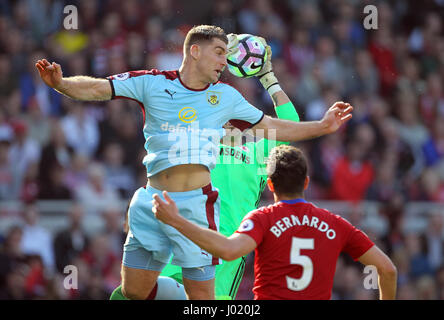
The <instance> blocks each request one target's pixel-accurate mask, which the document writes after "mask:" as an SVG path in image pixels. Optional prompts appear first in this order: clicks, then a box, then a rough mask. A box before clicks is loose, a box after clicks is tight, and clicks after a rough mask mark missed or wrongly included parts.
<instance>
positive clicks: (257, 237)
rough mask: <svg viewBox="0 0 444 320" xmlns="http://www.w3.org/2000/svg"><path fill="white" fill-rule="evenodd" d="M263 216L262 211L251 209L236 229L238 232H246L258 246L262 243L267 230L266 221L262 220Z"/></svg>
mask: <svg viewBox="0 0 444 320" xmlns="http://www.w3.org/2000/svg"><path fill="white" fill-rule="evenodd" d="M261 216H262V214H261V211H259V210H254V211H251V212H250V213H249V214H247V215H246V216H245V217H244V219H243V220H242V222H241V224H240V225H239V228H238V229H237V230H236V233H241V234H246V235H248V236H250V237H252V238H253V239H254V241H255V242H256V245H257V246H259V245H260V244H261V243H262V240H263V238H264V235H265V231H266V228H265V226H264V221H262V219H261Z"/></svg>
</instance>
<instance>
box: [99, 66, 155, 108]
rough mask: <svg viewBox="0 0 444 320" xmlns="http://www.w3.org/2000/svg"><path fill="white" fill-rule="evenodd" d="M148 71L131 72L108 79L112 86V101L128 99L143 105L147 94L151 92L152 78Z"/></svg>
mask: <svg viewBox="0 0 444 320" xmlns="http://www.w3.org/2000/svg"><path fill="white" fill-rule="evenodd" d="M147 74H149V73H148V71H146V70H140V71H129V72H125V73H121V74H118V75H114V76H110V77H107V79H108V80H109V82H110V84H111V89H112V99H116V98H127V99H131V100H136V101H138V102H141V103H143V101H144V99H145V96H144V95H145V94H146V92H149V88H148V87H149V82H150V77H149V76H146V75H147Z"/></svg>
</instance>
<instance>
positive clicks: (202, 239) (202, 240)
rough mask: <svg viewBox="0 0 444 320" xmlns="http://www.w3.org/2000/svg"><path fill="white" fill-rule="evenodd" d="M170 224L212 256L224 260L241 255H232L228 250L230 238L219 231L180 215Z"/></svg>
mask: <svg viewBox="0 0 444 320" xmlns="http://www.w3.org/2000/svg"><path fill="white" fill-rule="evenodd" d="M170 225H171V226H172V227H174V228H176V229H177V230H178V231H179V232H180V233H182V234H183V235H184V236H185V237H187V238H188V239H190V240H191V241H193V242H194V243H195V244H197V245H198V246H199V247H201V248H202V249H204V250H205V251H207V252H208V253H210V254H212V255H213V256H216V257H219V258H221V259H223V260H226V261H230V260H234V259H237V258H239V257H241V255H239V256H236V257H233V252H232V251H231V250H230V248H231V242H230V239H229V238H227V237H225V236H224V235H223V234H221V233H218V232H216V231H213V230H210V229H205V228H202V227H200V226H198V225H196V224H194V223H192V222H190V221H188V220H187V219H185V218H183V217H182V216H179V217H178V218H177V219H176V220H175V221H174V222H172V223H171V224H170Z"/></svg>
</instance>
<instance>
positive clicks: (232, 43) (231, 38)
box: [227, 33, 239, 56]
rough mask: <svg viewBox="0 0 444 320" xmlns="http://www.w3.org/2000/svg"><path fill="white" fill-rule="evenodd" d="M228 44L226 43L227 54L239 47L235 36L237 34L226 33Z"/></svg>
mask: <svg viewBox="0 0 444 320" xmlns="http://www.w3.org/2000/svg"><path fill="white" fill-rule="evenodd" d="M227 38H228V44H227V56H229V55H232V54H235V53H236V52H237V51H238V50H239V48H238V47H237V45H238V44H239V39H238V38H237V34H234V33H230V34H228V35H227Z"/></svg>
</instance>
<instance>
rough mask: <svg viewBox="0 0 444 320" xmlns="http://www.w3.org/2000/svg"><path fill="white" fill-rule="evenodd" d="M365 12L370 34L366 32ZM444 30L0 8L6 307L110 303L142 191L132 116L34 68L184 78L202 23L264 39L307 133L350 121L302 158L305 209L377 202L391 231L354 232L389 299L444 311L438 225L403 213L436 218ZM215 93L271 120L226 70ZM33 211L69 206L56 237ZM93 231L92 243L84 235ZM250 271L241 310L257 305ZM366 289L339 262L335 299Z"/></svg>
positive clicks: (135, 6)
mask: <svg viewBox="0 0 444 320" xmlns="http://www.w3.org/2000/svg"><path fill="white" fill-rule="evenodd" d="M368 4H373V5H375V6H376V8H377V10H378V11H377V29H372V30H367V29H365V28H364V26H363V20H364V18H365V17H366V14H365V13H363V12H364V10H363V9H364V7H365V6H366V5H368ZM66 5H74V6H75V7H76V8H77V11H78V29H77V30H76V29H74V30H73V29H71V30H67V29H65V28H64V27H63V26H64V19H65V17H66V16H67V13H64V12H63V10H64V7H65V6H66ZM196 8H199V10H196ZM443 17H444V2H443V1H440V0H424V1H413V0H411V1H404V0H391V1H372V2H371V3H370V1H366V0H330V1H320V0H318V1H316V0H311V1H303V0H286V1H271V0H254V1H253V0H243V1H231V0H218V1H203V0H189V1H179V0H147V1H142V0H140V1H139V0H126V1H118V0H88V1H86V0H84V1H83V0H82V1H80V0H77V1H63V0H17V1H12V0H5V1H1V2H0V74H1V75H2V76H1V78H0V203H2V202H1V201H10V200H13V201H19V202H20V203H21V204H23V210H21V212H19V213H17V212H8V210H6V209H5V208H0V225H1V221H2V220H1V219H2V217H5V216H10V215H17V218H18V219H19V221H20V223H18V224H17V225H14V226H12V227H11V228H9V229H7V230H6V231H5V232H4V233H3V234H0V299H107V298H108V297H109V293H110V292H111V291H112V289H113V288H114V287H115V286H117V285H118V283H119V282H120V274H119V270H120V261H121V256H122V244H123V241H124V239H125V234H124V233H123V229H122V225H121V224H122V220H123V216H124V211H123V210H121V209H120V208H119V206H118V205H117V204H118V203H119V201H126V200H128V199H129V198H130V197H131V195H132V193H133V192H134V191H135V190H136V189H137V188H138V187H139V186H142V185H144V184H145V183H146V172H145V168H144V167H143V165H142V163H141V160H142V158H143V156H144V153H145V150H144V148H143V144H144V139H143V135H142V130H141V129H142V125H143V117H142V112H141V110H140V108H139V107H138V105H137V104H136V103H134V102H131V101H126V100H113V101H110V102H106V103H98V102H97V103H96V102H95V103H84V102H78V101H74V100H70V99H67V98H65V97H63V96H62V95H60V94H58V93H57V92H55V91H54V90H52V89H50V88H48V87H47V86H46V85H45V84H44V83H43V82H42V81H41V80H40V78H39V75H38V72H37V71H36V69H35V66H34V64H35V62H36V61H37V60H38V59H41V58H46V59H48V61H50V62H52V61H56V62H57V63H59V64H60V65H61V66H62V70H63V74H64V76H73V75H90V76H94V77H105V76H108V75H113V74H118V73H122V72H125V71H128V70H139V69H152V68H156V69H160V70H172V69H178V68H179V66H180V63H181V59H182V43H183V40H184V36H185V35H186V32H187V31H188V30H189V29H190V28H191V27H192V26H193V25H196V24H205V23H206V24H215V25H218V26H221V27H222V28H224V30H225V31H226V32H227V33H230V32H234V33H251V34H256V35H260V36H262V37H264V38H265V39H266V40H267V42H268V43H269V44H270V46H271V47H272V51H273V59H272V62H273V67H274V71H275V74H276V75H277V77H278V79H279V80H280V83H281V86H282V88H283V89H284V90H285V92H286V93H287V94H288V95H289V96H290V98H291V99H292V101H293V103H294V105H295V106H296V107H297V111H298V113H299V115H300V116H301V119H302V120H318V119H320V118H321V117H322V115H323V114H324V112H325V111H326V109H327V108H328V107H329V106H330V105H331V104H332V103H333V102H335V101H338V100H342V101H347V102H350V103H351V104H352V105H353V106H354V108H355V109H354V115H353V119H352V121H351V122H350V123H348V124H347V125H346V126H345V127H344V128H343V129H342V130H341V131H340V132H338V133H335V134H332V135H328V136H325V137H322V138H319V139H315V140H311V141H307V142H303V143H298V144H296V145H297V146H299V147H301V148H303V149H304V150H305V152H306V154H307V155H308V157H309V162H310V176H311V185H310V188H309V190H308V192H307V194H306V196H307V198H308V199H309V200H312V201H314V202H316V200H319V199H321V200H342V201H349V202H351V203H354V204H359V203H360V202H362V201H363V200H371V201H377V202H379V203H380V204H381V206H380V208H381V210H380V212H379V214H380V217H381V218H382V219H384V220H385V221H386V222H387V224H388V226H389V227H388V231H387V232H386V233H385V234H382V235H381V234H378V233H372V230H365V229H364V230H365V231H366V232H367V233H368V234H369V235H370V236H371V238H372V240H374V241H375V242H376V243H377V244H378V245H380V246H381V248H383V249H384V250H385V251H386V252H387V253H388V254H389V255H390V257H391V258H392V259H393V261H394V263H395V265H396V266H397V268H398V273H399V279H398V280H399V298H404V299H443V298H444V242H443V239H444V238H443V214H444V211H443V210H441V211H440V210H438V211H437V212H429V213H427V214H428V227H427V229H425V230H424V231H421V232H405V230H404V229H403V227H402V225H403V221H404V219H405V205H406V203H408V202H410V201H428V202H434V203H444V31H443V30H444V28H443V22H444V19H443ZM222 80H223V81H226V82H228V83H230V84H232V85H233V86H235V87H236V88H237V89H238V90H239V91H241V92H242V94H243V95H244V96H245V98H246V99H247V100H249V101H250V102H251V103H252V104H253V105H255V106H257V107H259V108H261V109H263V110H264V112H265V113H266V114H269V115H272V116H274V115H275V114H274V110H273V104H272V102H271V99H270V98H269V97H268V95H267V93H266V92H265V91H264V90H263V89H262V88H261V87H260V84H259V82H258V81H257V80H256V79H254V78H253V79H240V78H235V77H233V76H231V75H230V74H228V72H227V71H226V72H225V73H224V75H223V79H222ZM39 200H70V201H72V206H71V207H70V210H69V213H68V214H67V215H66V222H67V223H66V225H67V227H66V229H64V230H60V231H59V232H57V233H54V232H51V231H50V230H48V229H45V228H44V227H42V226H41V225H39V217H40V216H41V214H42V213H41V212H39V207H38V206H37V205H36V204H37V203H38V201H39ZM263 200H264V201H266V202H272V198H271V196H270V193H265V194H264V197H263ZM338 213H340V212H338ZM91 216H95V217H99V218H100V219H102V221H103V226H104V227H103V230H101V232H99V233H94V234H87V233H86V232H85V231H84V230H83V227H82V226H83V225H84V223H87V221H88V217H91ZM359 217H360V215H359V214H356V215H353V214H352V219H351V221H352V223H354V224H355V225H357V226H358V227H359V226H360V223H361V220H360V218H359ZM251 262H252V256H251V255H250V256H249V268H248V269H247V273H246V275H245V277H244V281H243V282H242V285H241V288H240V291H239V294H238V298H239V299H249V298H252V294H251V286H252V279H253V274H252V269H251ZM67 265H75V266H76V267H77V268H78V275H79V280H78V289H71V290H66V289H65V288H64V287H63V283H64V279H65V277H66V273H64V271H65V270H64V268H65V267H66V266H67ZM364 276H365V274H363V270H362V268H360V267H359V266H358V265H357V264H356V263H353V262H352V261H350V260H349V258H348V257H345V256H344V257H341V259H340V260H339V262H338V266H337V273H336V278H335V286H334V294H333V298H334V299H375V298H377V290H366V289H364V288H363V285H362V279H363V277H364Z"/></svg>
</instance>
